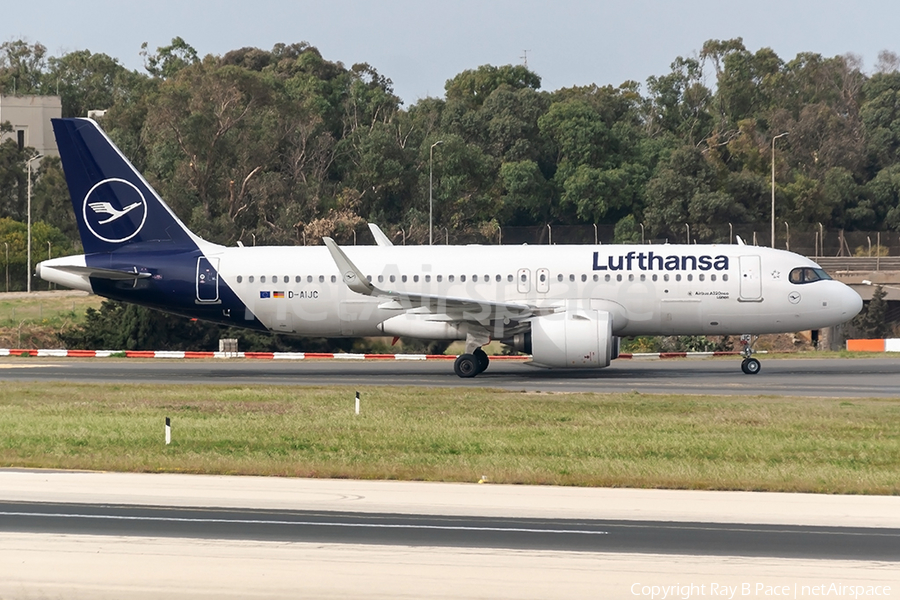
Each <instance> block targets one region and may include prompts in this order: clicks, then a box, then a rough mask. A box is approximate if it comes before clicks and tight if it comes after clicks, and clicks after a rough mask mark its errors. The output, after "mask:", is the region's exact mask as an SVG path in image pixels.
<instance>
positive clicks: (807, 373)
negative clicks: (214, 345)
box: [0, 357, 900, 398]
mask: <svg viewBox="0 0 900 600" xmlns="http://www.w3.org/2000/svg"><path fill="white" fill-rule="evenodd" d="M739 365H740V362H739V360H738V359H736V358H735V359H705V360H704V359H696V360H695V359H673V360H616V361H613V363H612V365H611V366H610V367H608V368H606V369H601V370H596V371H580V370H573V371H566V370H545V369H538V368H535V367H530V366H528V365H524V364H521V363H515V362H500V361H495V362H494V363H492V364H491V366H490V368H489V369H488V370H487V371H486V372H484V373H482V374H481V375H479V376H478V377H475V378H473V379H460V378H459V377H457V376H456V375H454V374H453V366H452V362H451V361H421V362H413V361H409V362H407V361H378V360H372V361H351V360H305V361H283V362H282V361H271V360H270V361H260V360H244V359H234V360H232V359H226V360H171V361H169V360H162V359H158V360H141V359H88V360H82V359H50V358H18V357H16V358H5V359H2V360H0V381H4V380H5V381H37V380H40V381H67V382H87V383H98V382H115V383H123V382H134V383H158V382H162V383H184V384H200V385H208V384H239V385H253V384H265V385H315V386H323V385H349V386H355V387H365V386H370V385H410V386H427V387H490V388H501V389H511V390H525V391H541V392H631V391H638V392H641V393H684V394H708V393H713V392H714V393H716V394H722V395H734V394H749V395H792V396H816V397H842V398H844V397H846V398H864V397H897V396H900V357H886V358H867V359H815V358H797V359H770V360H766V359H765V357H763V358H762V365H763V366H762V371H761V372H760V373H759V374H758V375H744V374H743V373H742V372H741V370H740V366H739Z"/></svg>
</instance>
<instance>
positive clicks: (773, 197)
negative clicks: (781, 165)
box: [772, 131, 788, 248]
mask: <svg viewBox="0 0 900 600" xmlns="http://www.w3.org/2000/svg"><path fill="white" fill-rule="evenodd" d="M787 134H788V132H787V131H785V132H784V133H779V134H778V135H776V136H775V137H773V138H772V247H773V248H774V247H775V140H777V139H778V138H780V137H784V136H786V135H787Z"/></svg>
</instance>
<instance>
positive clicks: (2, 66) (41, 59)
mask: <svg viewBox="0 0 900 600" xmlns="http://www.w3.org/2000/svg"><path fill="white" fill-rule="evenodd" d="M46 56H47V48H46V47H45V46H44V45H43V44H40V43H38V42H35V43H34V44H29V43H28V42H26V41H25V40H21V39H20V40H13V41H9V42H3V43H2V44H0V94H5V95H8V96H12V95H28V94H38V93H40V90H41V84H42V83H43V78H44V69H45V67H46Z"/></svg>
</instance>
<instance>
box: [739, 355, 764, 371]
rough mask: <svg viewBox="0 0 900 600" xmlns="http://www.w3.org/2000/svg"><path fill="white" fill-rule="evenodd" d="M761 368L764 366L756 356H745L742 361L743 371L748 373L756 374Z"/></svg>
mask: <svg viewBox="0 0 900 600" xmlns="http://www.w3.org/2000/svg"><path fill="white" fill-rule="evenodd" d="M760 368H762V367H761V365H760V364H759V361H758V360H756V359H755V358H745V359H744V361H743V362H742V363H741V371H743V372H744V373H746V374H747V375H756V374H757V373H759V370H760Z"/></svg>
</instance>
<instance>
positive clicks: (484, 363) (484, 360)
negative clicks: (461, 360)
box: [472, 348, 491, 373]
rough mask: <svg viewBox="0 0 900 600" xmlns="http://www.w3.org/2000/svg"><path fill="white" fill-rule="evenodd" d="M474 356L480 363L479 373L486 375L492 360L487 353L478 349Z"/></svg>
mask: <svg viewBox="0 0 900 600" xmlns="http://www.w3.org/2000/svg"><path fill="white" fill-rule="evenodd" d="M472 356H474V357H475V360H476V361H478V372H479V373H484V372H485V370H486V369H487V368H488V365H490V364H491V359H489V358H488V355H487V353H485V351H484V350H482V349H481V348H476V349H475V352H473V353H472Z"/></svg>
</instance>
